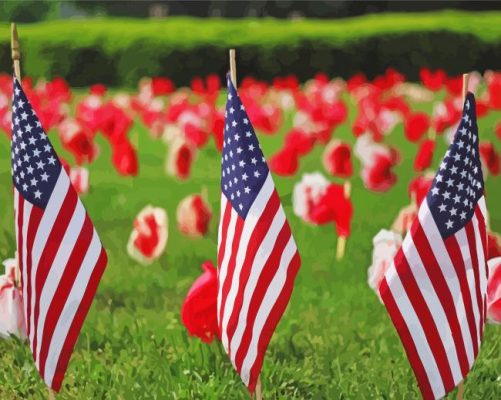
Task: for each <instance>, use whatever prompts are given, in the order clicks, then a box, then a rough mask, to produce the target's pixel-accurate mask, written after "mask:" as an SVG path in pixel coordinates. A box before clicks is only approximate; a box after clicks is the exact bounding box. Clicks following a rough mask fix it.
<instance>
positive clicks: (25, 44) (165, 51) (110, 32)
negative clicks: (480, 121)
mask: <svg viewBox="0 0 501 400" xmlns="http://www.w3.org/2000/svg"><path fill="white" fill-rule="evenodd" d="M18 31H19V35H20V40H21V51H22V56H23V59H22V68H23V71H24V73H25V74H27V75H30V76H33V77H35V78H38V77H46V78H51V77H54V76H63V77H64V78H66V79H67V80H68V81H69V82H70V84H72V85H74V86H86V85H89V84H91V83H94V82H102V83H106V84H109V85H112V86H119V85H120V86H129V87H134V86H136V85H137V81H138V80H139V79H140V78H141V77H143V76H157V75H164V76H169V77H170V78H172V79H173V80H174V81H175V82H176V83H177V84H178V85H183V84H187V83H189V81H190V80H191V78H192V77H193V76H197V75H199V76H204V75H207V74H209V73H212V72H217V73H219V74H221V75H223V74H224V73H225V72H226V70H227V68H228V61H227V50H228V48H230V47H236V48H237V57H238V60H237V63H238V74H239V76H240V77H241V76H244V75H253V76H256V77H259V78H261V79H265V80H271V79H272V78H273V77H275V76H277V75H286V74H289V73H294V74H297V76H298V77H299V78H300V79H301V80H305V79H308V78H310V77H311V76H313V74H315V73H316V72H319V71H324V72H327V73H328V74H329V75H331V76H333V75H340V76H343V77H349V76H351V75H353V74H354V73H356V72H360V71H362V72H365V73H366V74H367V75H368V76H374V75H376V74H378V73H381V72H382V71H384V70H385V69H386V68H387V67H389V66H391V67H394V68H397V69H398V70H401V71H403V72H404V73H406V74H407V75H408V77H409V78H410V79H416V78H417V76H418V70H419V68H420V67H421V66H429V67H431V68H445V69H446V70H447V71H448V72H449V73H451V74H457V73H461V72H464V71H468V70H473V69H478V70H485V69H501V12H482V13H480V12H478V13H465V12H454V11H446V12H437V13H406V14H378V15H369V16H363V17H357V18H349V19H340V20H329V21H326V20H299V21H290V20H273V19H261V20H254V19H244V20H222V19H194V18H169V19H166V20H127V19H111V20H110V19H102V20H99V19H93V20H78V19H75V20H62V21H52V22H43V23H36V24H29V25H21V26H19V27H18ZM9 35H10V33H9V27H8V26H4V27H0V70H2V71H11V62H10V47H9V46H10V38H9Z"/></svg>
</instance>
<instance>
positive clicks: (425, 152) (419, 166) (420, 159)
mask: <svg viewBox="0 0 501 400" xmlns="http://www.w3.org/2000/svg"><path fill="white" fill-rule="evenodd" d="M434 152H435V140H433V139H426V140H424V141H423V142H422V143H421V144H420V145H419V149H418V152H417V154H416V158H415V159H414V171H416V172H422V171H424V170H425V169H428V168H430V166H431V163H432V161H433V153H434Z"/></svg>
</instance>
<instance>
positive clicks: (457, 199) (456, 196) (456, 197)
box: [454, 195, 461, 203]
mask: <svg viewBox="0 0 501 400" xmlns="http://www.w3.org/2000/svg"><path fill="white" fill-rule="evenodd" d="M460 201H461V197H460V196H459V195H455V196H454V203H459V202H460Z"/></svg>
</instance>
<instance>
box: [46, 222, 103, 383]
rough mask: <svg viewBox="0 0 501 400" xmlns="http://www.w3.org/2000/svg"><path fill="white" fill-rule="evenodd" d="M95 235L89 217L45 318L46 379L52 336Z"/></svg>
mask: <svg viewBox="0 0 501 400" xmlns="http://www.w3.org/2000/svg"><path fill="white" fill-rule="evenodd" d="M93 233H94V227H93V225H92V222H91V220H90V219H89V217H88V216H86V217H85V222H84V224H83V226H82V229H81V231H80V233H79V235H78V239H77V242H76V244H75V247H74V248H73V250H72V251H71V255H70V257H69V258H68V263H67V264H66V266H65V268H64V272H63V274H62V275H61V280H60V281H59V283H58V286H57V289H56V291H55V292H54V296H53V298H52V301H51V303H50V306H49V308H48V310H47V316H46V317H45V324H44V329H43V334H42V337H41V338H40V346H41V347H40V358H39V365H40V368H39V370H40V375H42V376H44V377H45V362H46V361H47V353H48V352H49V347H50V344H51V341H52V335H53V334H54V330H55V329H56V326H57V323H58V321H59V318H60V316H61V313H62V311H63V308H64V306H65V304H66V300H67V299H68V296H69V294H70V292H71V289H72V288H73V285H74V283H75V279H76V277H77V275H78V272H79V271H80V267H81V266H82V262H83V261H84V258H85V256H86V254H87V251H88V250H89V246H90V244H91V241H92V236H93Z"/></svg>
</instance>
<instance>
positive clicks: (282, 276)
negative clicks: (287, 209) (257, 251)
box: [240, 236, 297, 385]
mask: <svg viewBox="0 0 501 400" xmlns="http://www.w3.org/2000/svg"><path fill="white" fill-rule="evenodd" d="M296 251H297V248H296V243H294V238H293V237H292V236H291V237H290V238H289V241H288V242H287V245H286V246H285V248H284V251H283V252H282V256H281V257H280V265H279V267H278V269H277V272H276V273H275V276H274V277H273V279H272V280H271V282H270V285H269V286H268V289H267V290H266V294H265V296H264V298H263V302H262V303H261V306H260V307H259V311H258V313H257V315H256V320H255V321H254V326H253V327H252V341H251V343H250V345H249V349H248V351H247V355H246V356H245V359H244V362H243V363H242V370H241V372H240V374H241V376H242V380H243V381H244V383H245V384H246V385H248V384H249V379H250V372H251V369H252V367H253V365H254V362H255V361H256V357H257V353H258V348H257V346H258V343H259V340H260V339H261V334H262V333H263V328H264V326H265V324H266V321H267V320H268V317H269V315H270V313H271V310H272V309H273V307H274V306H275V304H276V302H277V299H278V298H279V296H280V294H281V293H282V290H283V288H284V285H285V281H286V279H287V271H288V270H289V266H290V263H291V260H292V257H294V254H296Z"/></svg>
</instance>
